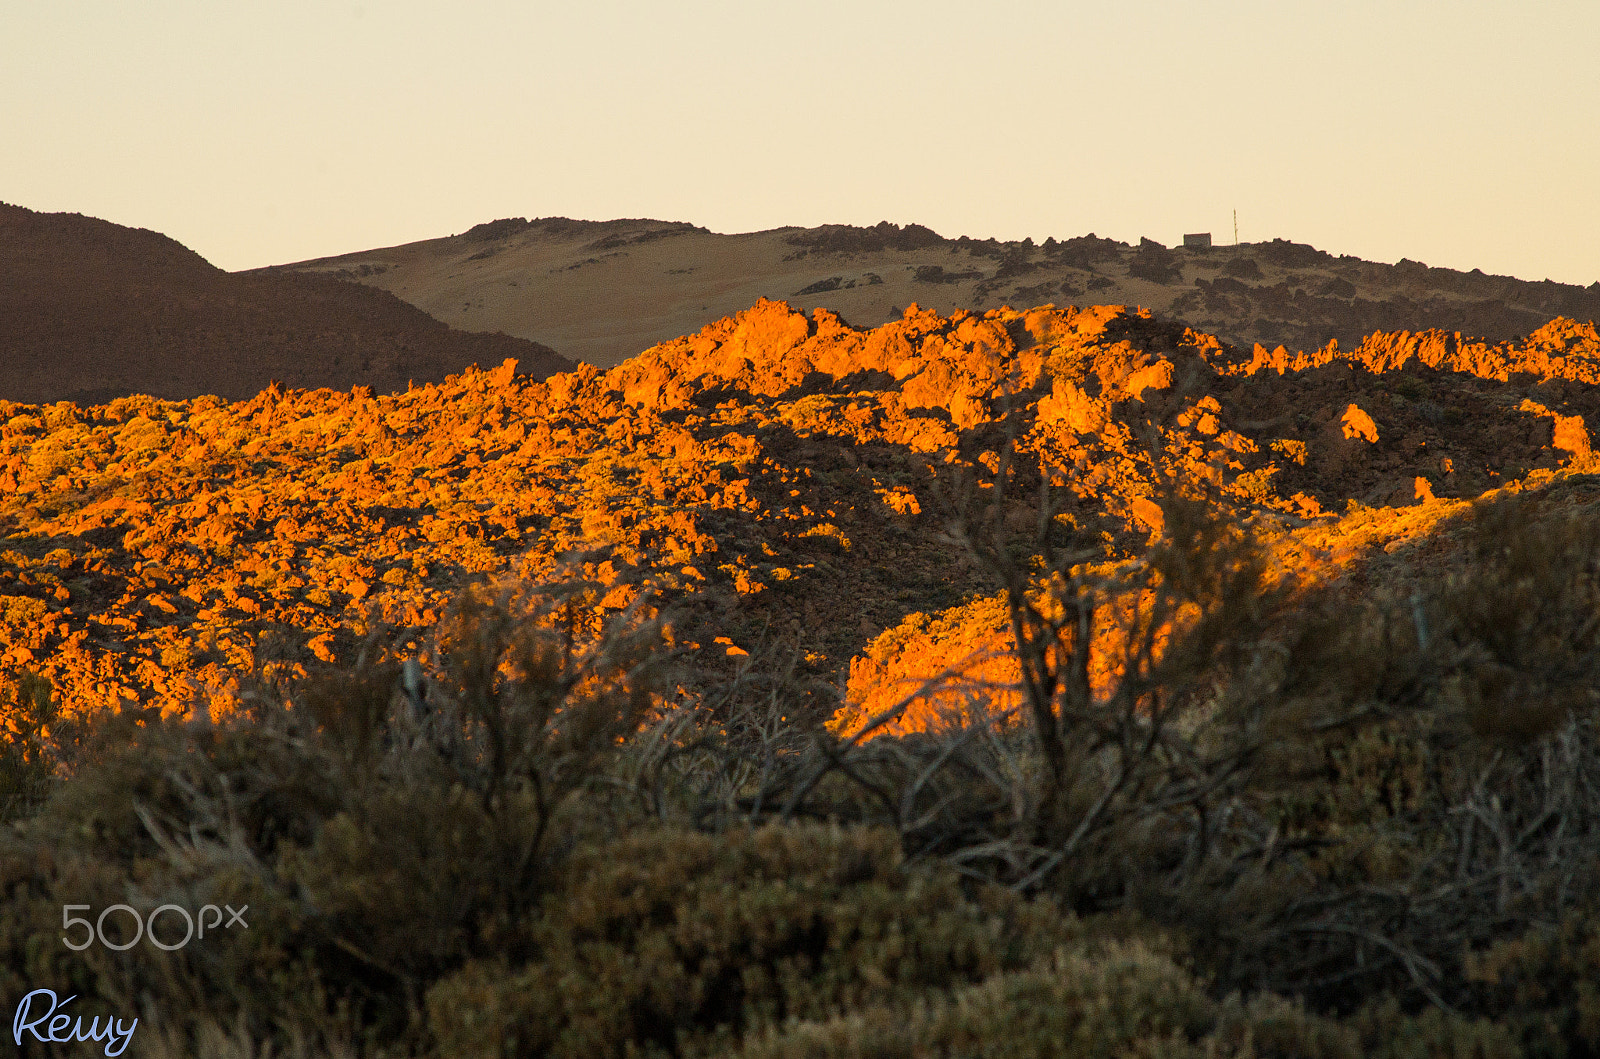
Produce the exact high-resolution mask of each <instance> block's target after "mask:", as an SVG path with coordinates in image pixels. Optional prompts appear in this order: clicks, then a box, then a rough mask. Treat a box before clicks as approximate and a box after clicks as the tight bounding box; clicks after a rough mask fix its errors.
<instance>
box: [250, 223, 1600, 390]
mask: <svg viewBox="0 0 1600 1059" xmlns="http://www.w3.org/2000/svg"><path fill="white" fill-rule="evenodd" d="M263 271H264V272H268V273H276V272H284V271H289V272H324V273H333V274H335V275H339V276H342V277H344V278H347V279H353V280H357V281H359V282H362V283H367V284H370V285H372V286H375V287H379V288H381V289H383V290H387V291H390V292H392V293H394V294H396V295H398V296H399V297H401V298H404V299H405V300H406V301H408V302H411V303H412V304H414V305H417V306H419V307H420V308H422V309H424V310H426V311H427V312H429V313H431V314H432V315H433V316H435V317H437V318H438V319H440V320H443V321H445V322H446V323H449V324H450V325H451V326H452V327H459V328H462V329H464V330H471V331H504V332H505V333H507V334H513V335H521V336H522V337H524V338H531V339H534V340H537V341H540V342H547V343H549V344H550V345H552V346H554V347H555V348H557V349H560V350H562V351H563V352H564V353H566V354H567V355H568V356H572V357H575V358H577V359H580V360H584V361H588V362H589V363H592V364H598V365H600V366H602V367H611V366H614V365H616V364H618V363H620V362H621V361H622V360H623V359H624V358H626V357H629V356H632V355H633V354H634V353H636V352H638V351H639V350H641V349H643V348H645V347H646V346H649V345H651V344H653V343H656V342H662V341H666V340H668V339H670V338H672V337H674V336H676V335H680V334H687V333H689V332H691V331H695V330H698V329H699V328H701V327H703V326H705V325H706V324H708V323H710V322H712V321H714V320H716V319H719V318H720V317H723V316H726V315H729V314H732V313H734V312H737V311H739V310H740V309H742V308H744V307H745V306H747V305H750V304H752V303H754V302H755V301H756V300H757V299H758V298H762V297H766V298H773V299H782V300H785V301H788V302H790V303H791V304H794V305H796V306H799V307H801V308H805V309H812V308H817V307H823V308H828V309H832V310H834V311H835V312H838V313H840V314H841V315H843V316H844V317H845V318H846V319H848V320H850V321H851V322H852V323H855V324H857V325H863V326H875V325H877V324H882V323H886V322H888V321H890V320H893V319H895V318H897V316H898V315H899V312H900V311H901V310H902V309H904V307H905V306H907V305H908V304H910V303H912V302H916V303H918V304H920V305H922V306H925V307H929V308H932V309H935V310H936V311H939V312H943V313H948V312H952V311H954V310H956V309H978V310H982V309H990V308H997V307H999V306H1001V305H1014V306H1025V305H1037V304H1039V303H1041V302H1053V303H1055V304H1057V305H1075V306H1079V307H1085V306H1090V305H1099V304H1128V305H1139V306H1143V307H1145V308H1148V309H1150V310H1152V311H1153V312H1154V313H1155V314H1156V315H1157V316H1158V317H1161V318H1164V319H1172V320H1182V321H1183V322H1184V323H1187V324H1191V325H1193V326H1195V327H1198V328H1202V329H1204V330H1206V331H1208V332H1210V333H1212V334H1214V335H1216V336H1217V337H1219V338H1220V339H1222V340H1223V341H1225V342H1231V343H1233V344H1235V345H1242V346H1247V347H1248V346H1250V345H1252V344H1254V343H1257V342H1260V343H1262V344H1264V345H1266V346H1267V347H1268V348H1271V347H1274V346H1277V345H1280V344H1282V345H1285V346H1286V347H1288V348H1289V349H1315V348H1319V347H1321V346H1323V345H1326V344H1327V343H1328V341H1329V340H1337V341H1338V342H1339V343H1340V344H1341V345H1343V346H1346V347H1349V346H1353V345H1355V344H1357V343H1359V342H1360V341H1361V340H1362V339H1364V338H1365V337H1366V336H1367V335H1368V334H1371V333H1372V332H1374V331H1394V330H1401V329H1408V330H1423V329H1427V328H1438V329H1440V330H1444V331H1461V332H1464V333H1466V334H1468V335H1472V336H1475V337H1481V338H1487V339H1490V340H1492V341H1503V340H1507V339H1511V338H1516V337H1520V336H1522V335H1525V334H1527V333H1529V332H1530V331H1533V330H1535V329H1536V328H1538V327H1541V326H1543V325H1544V324H1546V323H1548V322H1549V321H1550V320H1551V319H1553V318H1554V317H1556V316H1560V315H1564V316H1568V317H1572V318H1574V319H1578V320H1593V319H1596V318H1600V282H1597V283H1595V284H1593V285H1591V286H1589V287H1586V288H1584V287H1576V286H1571V285H1565V284H1558V283H1550V282H1543V283H1528V282H1524V281H1522V280H1517V279H1513V278H1511V277H1508V276H1486V275H1484V274H1482V273H1481V272H1478V271H1476V270H1474V271H1472V272H1457V271H1453V270H1451V269H1443V268H1428V267H1427V266H1425V265H1422V264H1419V263H1417V262H1415V261H1408V260H1403V261H1401V262H1399V263H1398V264H1394V265H1387V264H1379V263H1375V262H1370V261H1362V260H1359V259H1357V258H1353V257H1337V258H1336V257H1334V256H1332V255H1330V254H1326V253H1323V252H1321V251H1319V250H1316V249H1314V248H1312V247H1310V246H1306V245H1304V244H1300V243H1290V242H1286V241H1283V240H1274V241H1272V242H1268V243H1247V244H1244V245H1241V246H1238V247H1216V248H1212V249H1207V250H1190V249H1184V248H1178V249H1168V248H1166V247H1163V246H1160V245H1157V244H1155V243H1153V242H1149V241H1144V242H1142V243H1141V244H1140V245H1139V246H1130V245H1128V244H1125V243H1119V242H1115V241H1113V240H1110V239H1098V238H1096V237H1095V236H1093V235H1089V236H1085V237H1082V238H1076V239H1068V240H1066V241H1065V242H1056V241H1055V240H1047V241H1046V242H1045V243H1044V244H1043V245H1040V246H1035V245H1033V244H1032V243H1031V242H1011V243H1001V242H997V241H995V240H993V239H990V240H971V239H966V238H962V239H946V238H943V237H941V236H939V235H938V234H936V233H934V232H933V231H930V230H929V229H927V228H923V227H921V226H919V225H907V226H906V227H904V228H899V227H896V226H895V225H891V224H887V223H884V224H879V225H877V226H875V227H872V228H853V227H849V226H846V225H826V226H823V227H820V228H811V229H802V228H778V229H774V230H772V231H766V232H751V233H747V234H741V235H718V234H714V233H712V232H709V231H707V230H705V229H704V228H696V227H693V226H692V225H688V224H682V223H672V222H664V221H651V220H617V221H606V222H594V221H574V220H568V219H566V218H561V217H547V218H542V219H539V220H534V221H526V220H523V219H521V218H511V219H506V220H499V221H493V222H490V223H487V224H480V225H478V226H477V227H475V228H473V229H471V230H469V231H467V232H465V233H463V234H461V235H457V236H451V237H448V238H442V239H431V240H426V241H423V242H418V243H409V244H406V245H404V246H396V247H389V248H386V249H380V250H369V251H364V252H361V253H354V254H346V255H342V256H339V257H332V258H324V259H320V260H316V261H307V262H300V263H298V264H295V265H286V266H281V267H278V268H274V269H269V270H263Z"/></svg>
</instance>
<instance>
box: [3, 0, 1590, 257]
mask: <svg viewBox="0 0 1600 1059" xmlns="http://www.w3.org/2000/svg"><path fill="white" fill-rule="evenodd" d="M1597 42H1600V3H1597V2H1595V0H1562V2H1548V3H1537V2H1522V3H1503V2H1490V0H1454V2H1415V0H1384V2H1367V0H1341V2H1338V3H1328V2H1326V0H1321V2H1315V3H1310V2H1296V0H1274V2H1261V0H1210V2H1207V0H1192V2H1179V0H1167V2H1151V0H1146V2H1138V0H1104V2H1096V3H1074V2H1056V3H1046V2H1034V3H1027V2H990V3H988V4H982V5H979V4H970V3H954V2H947V0H920V2H915V3H912V2H907V3H899V2H883V3H879V2H873V0H854V2H850V3H844V2H836V0H812V2H807V3H768V4H761V3H744V4H733V3H718V2H701V3H673V4H663V3H659V2H642V0H609V2H608V0H598V2H587V3H584V4H575V3H571V2H570V0H565V2H562V3H527V2H522V3H518V2H513V0H456V2H453V3H449V4H444V3H423V2H416V0H388V2H386V0H274V2H271V3H250V4H246V3H229V2H219V0H138V2H134V0H0V49H3V51H0V54H3V56H4V61H3V62H0V201H6V202H12V203H16V204H19V205H22V206H27V207H29V208H32V209H37V210H49V211H55V210H65V211H73V212H80V213H86V214H90V215H93V216H98V217H104V218H107V219H109V220H113V221H116V222H118V223H120V224H127V225H133V226H137V227H144V228H153V229H155V230H157V231H161V232H165V233H166V234H168V235H171V236H172V237H174V238H176V239H178V240H180V241H181V242H183V243H185V244H186V245H188V246H189V247H191V248H193V249H194V250H196V251H198V252H199V253H201V254H203V255H205V257H206V258H208V259H209V260H211V261H212V262H214V263H216V264H217V265H219V266H221V267H223V268H227V269H241V268H251V267H255V266H259V265H267V264H274V263H281V262H287V261H293V260H300V259H304V258H309V257H315V256H321V255H328V254H336V253H342V252H346V251H353V250H361V249H367V248H370V247H375V246H384V245H389V244H394V243H402V242H407V241H410V240H413V239H422V238H428V237H432V236H438V235H448V234H451V233H455V232H460V231H463V230H465V229H466V228H468V227H470V226H471V225H473V224H476V223H478V222H480V221H486V220H491V219H494V218H497V217H506V216H527V217H537V216H551V215H562V216H569V217H582V218H590V219H597V220H598V219H608V218H613V217H656V218H661V219H667V220H682V221H691V222H693V223H695V224H700V225H705V226H707V227H709V228H711V229H712V230H713V231H720V232H739V231H752V230H758V229H764V228H773V227H778V226H781V225H791V224H792V225H815V224H822V223H828V222H843V223H852V224H872V223H875V222H877V221H879V220H884V219H887V220H892V221H896V222H899V223H906V222H912V221H914V222H917V223H921V224H925V225H928V226H929V227H931V228H933V229H935V230H936V231H938V232H940V233H941V234H944V235H948V236H957V235H970V236H974V237H978V238H983V237H988V236H995V237H998V238H1001V239H1015V238H1021V237H1023V236H1025V235H1026V236H1032V237H1034V238H1035V239H1038V240H1042V239H1043V238H1044V237H1046V236H1049V235H1053V236H1056V237H1057V238H1065V237H1069V236H1075V235H1082V234H1085V233H1088V232H1091V231H1093V232H1096V233H1098V234H1099V235H1102V236H1111V237H1113V238H1117V239H1122V240H1125V241H1137V240H1138V239H1139V237H1140V236H1146V235H1147V236H1150V237H1152V238H1155V239H1158V240H1160V241H1162V242H1165V243H1168V244H1171V243H1175V242H1178V241H1179V240H1180V239H1181V236H1182V234H1183V233H1184V232H1186V231H1205V230H1210V231H1211V232H1212V233H1213V234H1214V235H1215V236H1216V238H1217V239H1218V241H1221V242H1226V241H1229V240H1231V238H1232V221H1231V211H1232V210H1233V209H1234V208H1237V209H1238V211H1239V235H1240V237H1241V238H1242V239H1243V240H1245V241H1251V240H1259V239H1269V238H1273V237H1283V238H1289V239H1293V240H1295V241H1297V242H1309V243H1312V244H1314V245H1316V246H1318V247H1320V248H1322V249H1324V250H1328V251H1330V252H1332V253H1336V254H1337V253H1347V254H1355V255H1358V256H1361V257H1365V258H1369V259H1373V260H1378V261H1395V260H1398V259H1399V258H1401V257H1410V258H1412V259H1414V260H1420V261H1424V262H1426V263H1428V264H1430V265H1445V266H1449V267H1452V268H1461V269H1470V268H1474V267H1477V268H1482V269H1483V270H1484V271H1485V272H1492V273H1505V274H1510V275H1515V276H1519V277H1521V278H1524V279H1535V280H1537V279H1544V278H1547V277H1548V278H1551V279H1556V280H1560V281H1563V282H1568V283H1581V284H1584V285H1588V284H1590V283H1594V282H1596V281H1600V136H1597V135H1596V131H1595V130H1596V126H1597V124H1600V60H1597V58H1596V45H1597Z"/></svg>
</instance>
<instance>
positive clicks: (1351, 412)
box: [1339, 404, 1378, 445]
mask: <svg viewBox="0 0 1600 1059" xmlns="http://www.w3.org/2000/svg"><path fill="white" fill-rule="evenodd" d="M1339 426H1340V427H1341V428H1342V430H1343V432H1344V436H1345V437H1347V438H1351V439H1356V438H1359V439H1360V440H1362V441H1366V442H1368V443H1370V444H1374V445H1376V444H1377V443H1378V425H1377V424H1376V423H1374V422H1373V421H1372V417H1371V416H1369V415H1368V414H1367V413H1365V412H1363V411H1362V410H1361V409H1360V408H1359V407H1357V406H1356V405H1354V404H1352V405H1350V406H1349V407H1348V408H1346V409H1345V410H1344V415H1342V416H1340V417H1339Z"/></svg>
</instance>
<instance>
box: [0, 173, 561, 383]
mask: <svg viewBox="0 0 1600 1059" xmlns="http://www.w3.org/2000/svg"><path fill="white" fill-rule="evenodd" d="M507 358H515V359H516V360H517V361H518V362H519V363H520V365H521V369H522V370H523V371H524V372H528V373H530V374H532V375H534V376H535V377H537V378H544V377H545V376H546V375H549V374H550V373H551V372H554V371H563V370H566V369H568V368H570V367H571V364H570V362H568V361H567V360H566V359H565V358H563V357H561V356H559V355H558V354H557V353H555V351H553V350H551V349H549V348H547V347H545V346H541V345H539V344H538V343H536V342H530V341H528V340H526V339H522V338H513V337H510V336H508V335H503V334H478V333H468V332H463V331H456V330H453V329H451V328H450V327H449V326H448V325H446V324H443V323H440V322H439V321H438V320H435V319H433V318H432V317H430V316H428V315H427V314H425V313H423V312H422V311H420V310H418V309H416V308H414V307H413V306H411V305H408V304H407V303H405V302H404V301H402V300H400V299H399V298H396V297H394V296H393V295H392V294H389V293H387V292H385V291H380V290H377V289H375V288H372V287H367V286H362V285H360V284H357V283H348V282H345V281H343V280H341V279H338V278H335V277H331V276H315V275H293V274H277V275H235V274H230V273H227V272H224V271H222V270H221V269H219V268H216V267H215V266H213V265H211V264H210V263H208V262H207V261H206V260H205V259H204V258H202V257H201V256H200V255H199V254H196V253H194V252H193V251H192V250H189V249H188V248H186V247H184V246H183V245H182V244H180V243H178V242H176V241H175V240H173V239H169V238H168V237H166V236H164V235H161V234H159V233H157V232H152V231H148V230H145V229H136V228H126V227H123V226H122V225H118V224H112V223H110V222H109V221H103V220H97V219H95V218H92V217H84V216H82V215H80V214H69V213H35V212H34V211H32V210H28V209H23V208H21V207H18V206H10V205H4V204H0V398H5V399H9V400H14V401H26V402H34V403H42V402H53V401H60V400H71V401H77V402H95V401H104V400H110V399H112V398H115V397H118V396H121V395H125V394H131V393H145V394H151V395H153V396H157V397H163V398H169V399H182V398H187V397H196V396H200V395H202V394H217V395H219V396H222V397H227V398H244V397H249V396H251V395H253V394H255V393H257V392H258V391H260V390H261V389H262V388H263V387H265V386H266V385H267V384H268V383H269V382H270V381H271V380H273V379H277V380H281V381H282V382H283V383H284V384H286V385H288V386H290V387H295V388H317V387H331V388H333V389H336V390H348V389H350V388H351V387H352V386H370V387H372V389H373V390H374V391H376V392H380V393H386V392H391V391H395V390H404V389H406V387H407V385H408V383H410V382H412V381H415V382H418V383H423V382H439V381H442V380H443V379H444V378H445V377H446V376H447V375H449V374H451V373H452V372H459V371H461V370H462V369H464V368H466V367H468V366H469V365H472V364H474V363H478V364H483V365H485V366H487V365H494V364H499V363H501V362H502V361H504V360H506V359H507Z"/></svg>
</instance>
